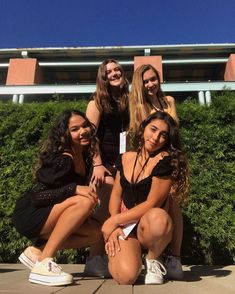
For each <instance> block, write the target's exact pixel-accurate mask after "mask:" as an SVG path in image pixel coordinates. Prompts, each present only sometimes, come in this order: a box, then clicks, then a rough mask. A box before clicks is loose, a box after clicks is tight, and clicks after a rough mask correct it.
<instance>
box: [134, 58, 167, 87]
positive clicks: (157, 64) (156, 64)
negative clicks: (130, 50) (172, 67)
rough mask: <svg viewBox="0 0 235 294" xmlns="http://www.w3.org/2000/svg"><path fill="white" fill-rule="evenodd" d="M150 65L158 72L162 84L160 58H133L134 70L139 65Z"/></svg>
mask: <svg viewBox="0 0 235 294" xmlns="http://www.w3.org/2000/svg"><path fill="white" fill-rule="evenodd" d="M143 64H151V65H152V66H153V67H155V68H156V70H157V71H158V72H159V75H160V79H161V82H163V69H162V56H135V57H134V70H135V69H137V67H139V66H140V65H143Z"/></svg>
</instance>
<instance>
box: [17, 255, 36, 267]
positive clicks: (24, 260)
mask: <svg viewBox="0 0 235 294" xmlns="http://www.w3.org/2000/svg"><path fill="white" fill-rule="evenodd" d="M18 259H19V261H20V262H21V263H22V264H23V265H25V266H26V267H27V268H29V269H30V270H31V269H32V268H33V267H34V265H35V263H33V262H32V260H31V259H29V258H28V257H27V256H26V255H25V254H24V253H21V255H20V256H19V257H18Z"/></svg>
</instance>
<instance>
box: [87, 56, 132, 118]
mask: <svg viewBox="0 0 235 294" xmlns="http://www.w3.org/2000/svg"><path fill="white" fill-rule="evenodd" d="M108 63H115V64H116V65H117V66H118V67H119V69H120V71H121V73H122V83H121V85H120V94H119V97H118V102H119V103H118V107H119V110H120V111H121V112H123V111H125V110H126V108H127V107H128V94H129V83H128V81H127V79H126V75H125V72H124V70H123V68H122V66H121V65H120V64H119V63H118V62H117V61H116V60H115V59H106V60H105V61H103V62H102V63H101V65H100V66H99V69H98V74H97V79H96V92H95V93H94V94H93V98H94V100H95V103H96V105H97V107H98V109H99V110H100V111H103V112H105V113H111V112H112V105H111V99H112V92H111V86H110V84H109V81H108V79H107V72H106V70H107V64H108Z"/></svg>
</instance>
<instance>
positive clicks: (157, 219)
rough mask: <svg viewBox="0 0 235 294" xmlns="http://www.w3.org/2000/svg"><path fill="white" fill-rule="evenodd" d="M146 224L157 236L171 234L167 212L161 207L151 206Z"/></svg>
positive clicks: (171, 226)
mask: <svg viewBox="0 0 235 294" xmlns="http://www.w3.org/2000/svg"><path fill="white" fill-rule="evenodd" d="M148 225H149V229H150V230H151V231H152V233H153V234H154V235H155V234H157V235H158V236H164V235H171V234H172V231H173V225H172V220H171V218H170V216H169V214H168V213H167V212H166V211H165V210H164V209H161V208H153V209H151V210H150V211H149V214H148Z"/></svg>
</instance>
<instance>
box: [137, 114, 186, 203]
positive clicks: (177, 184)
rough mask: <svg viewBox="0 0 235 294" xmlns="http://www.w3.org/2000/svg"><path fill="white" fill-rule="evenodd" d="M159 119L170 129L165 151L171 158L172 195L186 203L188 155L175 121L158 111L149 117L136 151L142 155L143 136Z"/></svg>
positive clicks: (138, 139) (142, 124) (143, 125)
mask: <svg viewBox="0 0 235 294" xmlns="http://www.w3.org/2000/svg"><path fill="white" fill-rule="evenodd" d="M155 119H159V120H163V121H164V122H165V123H166V124H167V125H168V128H169V136H168V140H167V142H166V144H165V146H164V147H163V149H164V150H165V151H167V152H168V153H169V155H170V156H171V165H172V174H171V178H172V181H173V184H172V188H171V192H170V195H171V197H172V198H173V199H174V200H175V201H176V202H178V203H180V202H185V200H186V199H187V197H188V193H189V169H188V162H187V158H186V155H185V153H184V151H183V148H182V146H181V142H180V137H179V128H178V125H177V123H176V122H175V120H174V119H173V118H172V117H171V116H170V115H169V114H168V113H167V112H162V111H156V112H154V113H152V114H151V115H149V116H148V117H147V119H145V120H144V121H143V122H142V123H141V125H140V127H139V131H138V133H137V136H136V138H135V145H134V150H135V151H136V152H137V153H140V152H141V150H142V148H143V146H144V139H143V134H144V130H145V128H146V126H147V125H149V124H150V123H151V121H153V120H155Z"/></svg>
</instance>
